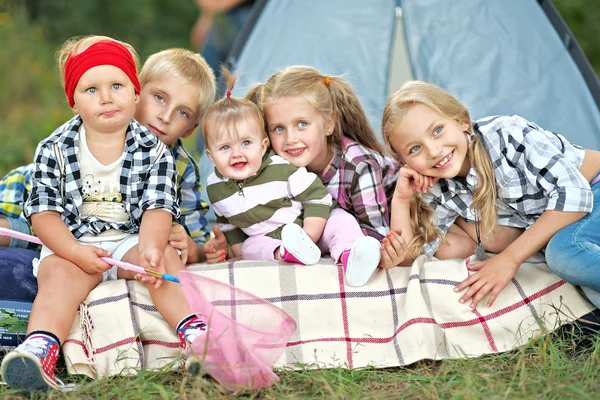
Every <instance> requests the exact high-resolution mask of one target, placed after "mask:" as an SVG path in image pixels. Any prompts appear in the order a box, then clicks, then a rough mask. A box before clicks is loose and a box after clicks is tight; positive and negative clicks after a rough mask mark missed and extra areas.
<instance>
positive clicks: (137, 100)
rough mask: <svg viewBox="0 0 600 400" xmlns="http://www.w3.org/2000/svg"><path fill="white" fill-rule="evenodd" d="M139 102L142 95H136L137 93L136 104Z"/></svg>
mask: <svg viewBox="0 0 600 400" xmlns="http://www.w3.org/2000/svg"><path fill="white" fill-rule="evenodd" d="M139 102H140V95H139V94H136V95H135V104H137V103H139Z"/></svg>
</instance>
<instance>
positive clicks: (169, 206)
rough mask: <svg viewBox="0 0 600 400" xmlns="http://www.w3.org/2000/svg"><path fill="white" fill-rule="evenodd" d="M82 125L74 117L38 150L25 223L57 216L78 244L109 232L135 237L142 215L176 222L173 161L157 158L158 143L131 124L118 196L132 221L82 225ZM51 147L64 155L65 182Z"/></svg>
mask: <svg viewBox="0 0 600 400" xmlns="http://www.w3.org/2000/svg"><path fill="white" fill-rule="evenodd" d="M81 124H82V121H81V118H80V117H79V116H75V117H73V118H72V119H71V120H69V121H67V122H66V123H65V124H63V125H62V126H61V127H59V128H58V129H57V130H56V131H54V133H53V134H52V135H50V136H49V137H48V138H46V139H44V140H43V141H42V142H41V143H40V145H39V146H38V149H37V151H36V154H35V158H34V159H35V167H34V171H33V175H32V185H31V193H30V194H29V196H28V198H27V200H26V202H25V206H24V208H23V213H24V214H25V217H26V218H27V219H28V220H30V221H31V215H32V214H34V213H38V212H42V211H57V212H59V213H60V214H61V217H62V220H63V221H64V222H65V223H66V225H67V226H68V227H69V229H70V231H71V232H72V233H73V235H74V236H75V238H77V239H79V238H80V237H81V236H83V235H84V234H86V233H89V234H92V235H98V234H100V233H102V232H105V231H107V230H109V229H111V228H112V229H116V230H119V231H121V232H125V233H136V232H138V231H139V229H140V225H141V221H142V214H143V212H144V211H146V210H150V209H164V210H166V211H168V212H170V213H171V214H172V215H173V216H174V217H175V218H177V217H178V216H179V205H178V203H177V180H176V174H177V172H176V167H175V161H174V159H173V156H172V154H171V152H170V151H168V150H166V149H165V151H164V152H163V154H162V155H159V158H157V154H156V150H157V144H158V139H157V138H156V136H155V135H153V134H152V133H151V132H149V131H148V130H147V129H146V128H144V127H143V126H141V125H140V124H139V123H138V122H137V121H135V120H133V119H132V120H131V122H130V124H129V127H128V128H127V132H126V139H125V157H124V158H123V162H122V167H121V175H120V193H121V195H122V196H123V202H124V203H125V210H126V211H127V213H128V214H129V216H130V220H129V221H127V222H124V223H122V222H106V221H102V220H100V219H98V218H97V217H95V216H91V217H88V218H87V219H85V220H82V219H81V214H80V210H81V206H82V204H83V190H82V184H81V174H80V168H79V161H78V156H77V155H78V152H79V139H78V132H79V128H80V126H81ZM54 143H56V144H57V145H58V147H59V148H60V151H61V154H62V158H63V162H64V172H65V176H64V178H63V179H61V170H60V168H59V165H58V162H57V159H56V157H55V155H54V151H53V144H54ZM61 181H62V182H61ZM61 183H63V184H64V198H63V197H62V195H61V193H60V187H61Z"/></svg>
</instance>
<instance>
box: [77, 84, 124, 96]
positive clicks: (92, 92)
mask: <svg viewBox="0 0 600 400" xmlns="http://www.w3.org/2000/svg"><path fill="white" fill-rule="evenodd" d="M110 87H111V88H112V89H113V90H119V89H121V88H122V87H123V85H121V84H120V83H113V84H112V85H111V86H110ZM85 91H86V92H88V93H89V94H95V93H98V89H97V88H95V87H90V88H87V89H86V90H85Z"/></svg>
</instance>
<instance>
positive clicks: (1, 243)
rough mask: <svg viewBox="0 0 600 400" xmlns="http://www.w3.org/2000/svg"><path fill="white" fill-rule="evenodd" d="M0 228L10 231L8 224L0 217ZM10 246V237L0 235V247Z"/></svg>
mask: <svg viewBox="0 0 600 400" xmlns="http://www.w3.org/2000/svg"><path fill="white" fill-rule="evenodd" d="M0 228H6V229H10V224H9V223H8V221H7V220H6V218H2V217H0ZM8 246H10V236H4V235H0V247H8Z"/></svg>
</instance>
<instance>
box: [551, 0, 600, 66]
mask: <svg viewBox="0 0 600 400" xmlns="http://www.w3.org/2000/svg"><path fill="white" fill-rule="evenodd" d="M552 2H553V3H554V5H555V6H556V8H557V9H558V11H559V12H560V14H561V15H562V17H563V18H564V19H565V21H566V22H567V24H568V25H569V28H570V29H571V31H572V32H573V35H575V38H576V39H577V42H579V44H580V45H581V48H582V49H583V52H584V53H585V54H586V56H587V58H588V60H589V61H590V63H591V64H592V66H593V67H594V69H595V70H596V75H597V76H600V40H598V38H600V25H599V24H598V21H600V1H598V0H553V1H552Z"/></svg>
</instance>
